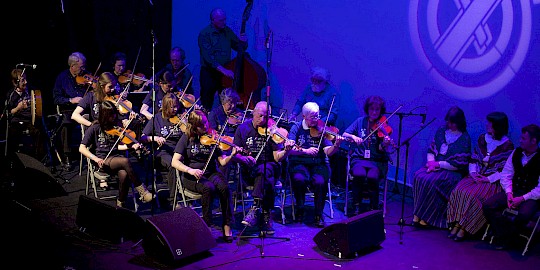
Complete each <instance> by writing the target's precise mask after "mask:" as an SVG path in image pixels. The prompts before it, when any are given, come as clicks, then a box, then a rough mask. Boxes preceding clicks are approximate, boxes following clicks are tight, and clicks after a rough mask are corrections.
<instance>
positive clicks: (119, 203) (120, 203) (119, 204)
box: [116, 200, 125, 208]
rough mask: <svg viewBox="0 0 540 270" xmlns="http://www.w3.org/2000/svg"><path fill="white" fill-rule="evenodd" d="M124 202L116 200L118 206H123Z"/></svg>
mask: <svg viewBox="0 0 540 270" xmlns="http://www.w3.org/2000/svg"><path fill="white" fill-rule="evenodd" d="M124 205H125V204H124V202H121V201H119V200H116V207H119V208H123V207H124Z"/></svg>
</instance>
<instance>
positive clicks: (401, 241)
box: [397, 118, 437, 244]
mask: <svg viewBox="0 0 540 270" xmlns="http://www.w3.org/2000/svg"><path fill="white" fill-rule="evenodd" d="M435 119H437V118H433V119H431V121H429V122H428V123H427V124H425V125H423V126H421V127H420V129H419V130H417V131H416V132H415V133H414V134H412V135H411V136H410V137H409V138H408V139H406V140H405V141H403V143H402V144H400V145H398V147H397V149H400V148H401V147H402V146H404V145H405V167H404V173H403V190H402V193H401V217H400V218H399V221H398V224H397V225H399V243H400V244H403V227H404V226H406V225H408V224H405V219H404V217H403V215H404V213H405V193H406V191H407V189H406V187H407V168H408V165H409V146H410V142H411V139H412V138H414V137H416V135H417V134H418V133H420V131H422V130H424V129H425V128H426V127H427V126H429V125H430V124H431V123H433V121H435Z"/></svg>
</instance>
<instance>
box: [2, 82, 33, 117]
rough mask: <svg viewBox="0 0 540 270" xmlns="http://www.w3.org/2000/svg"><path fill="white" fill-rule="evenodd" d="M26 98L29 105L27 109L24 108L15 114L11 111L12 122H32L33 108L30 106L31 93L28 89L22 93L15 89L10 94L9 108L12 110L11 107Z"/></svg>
mask: <svg viewBox="0 0 540 270" xmlns="http://www.w3.org/2000/svg"><path fill="white" fill-rule="evenodd" d="M23 100H26V101H27V102H28V107H26V109H22V110H20V111H18V112H16V113H14V114H11V112H10V122H11V123H15V122H24V123H30V121H31V120H32V109H31V106H30V93H28V91H24V92H22V93H19V92H17V91H15V89H13V90H12V91H11V92H9V94H8V107H7V109H8V110H9V111H11V109H13V108H15V107H17V105H19V102H21V101H23Z"/></svg>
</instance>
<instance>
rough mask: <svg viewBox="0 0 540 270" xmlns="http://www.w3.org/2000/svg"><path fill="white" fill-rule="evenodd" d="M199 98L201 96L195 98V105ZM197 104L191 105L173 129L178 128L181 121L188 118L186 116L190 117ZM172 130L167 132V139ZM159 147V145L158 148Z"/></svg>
mask: <svg viewBox="0 0 540 270" xmlns="http://www.w3.org/2000/svg"><path fill="white" fill-rule="evenodd" d="M199 99H201V98H200V97H199V98H198V99H197V100H195V102H194V103H193V105H195V103H197V102H199ZM194 107H195V106H191V107H189V108H188V109H187V111H186V113H185V114H184V116H182V118H180V120H179V121H178V123H176V125H174V127H173V129H177V128H178V126H179V125H180V123H182V120H184V119H186V117H188V115H189V113H190V112H191V110H193V108H194ZM171 134H172V132H170V133H169V134H167V137H165V140H167V139H168V138H169V136H171ZM157 149H159V147H158V148H157Z"/></svg>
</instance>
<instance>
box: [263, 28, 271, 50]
mask: <svg viewBox="0 0 540 270" xmlns="http://www.w3.org/2000/svg"><path fill="white" fill-rule="evenodd" d="M271 35H272V29H270V30H268V34H267V35H266V40H265V41H264V46H265V47H266V48H267V49H270V36H271Z"/></svg>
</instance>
